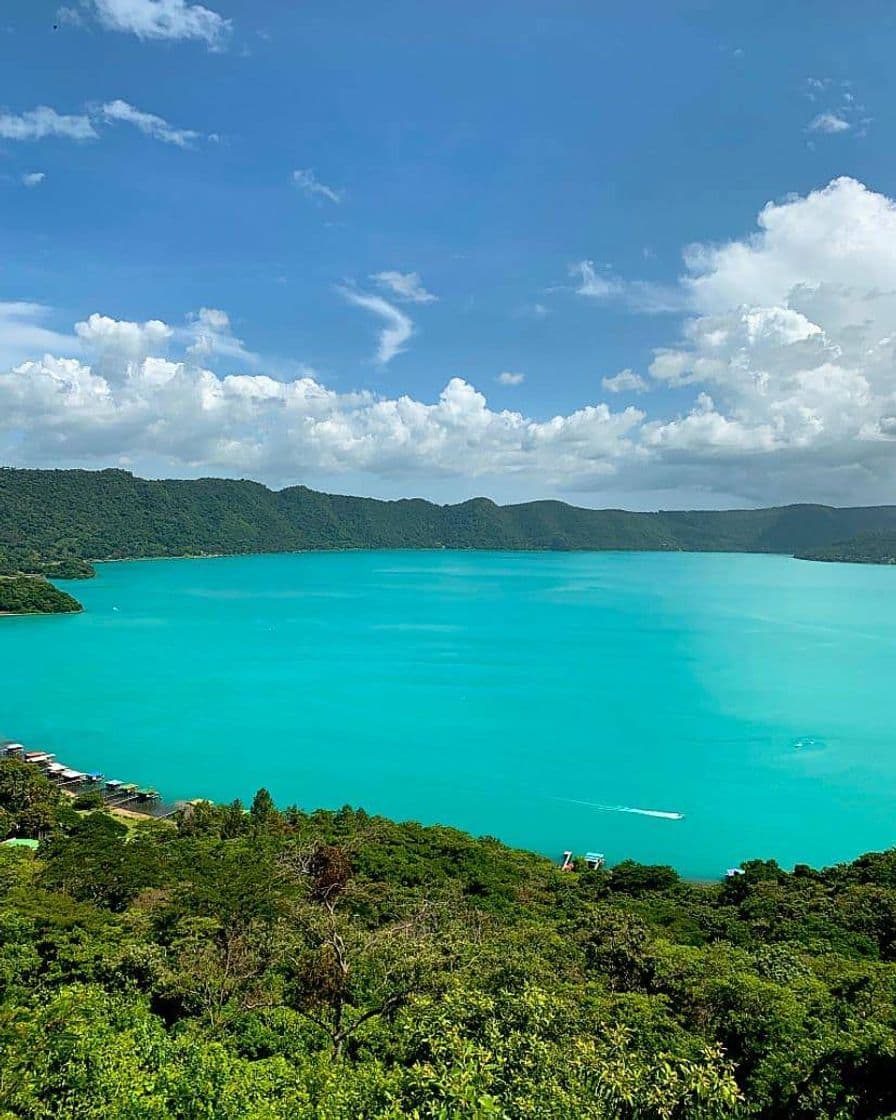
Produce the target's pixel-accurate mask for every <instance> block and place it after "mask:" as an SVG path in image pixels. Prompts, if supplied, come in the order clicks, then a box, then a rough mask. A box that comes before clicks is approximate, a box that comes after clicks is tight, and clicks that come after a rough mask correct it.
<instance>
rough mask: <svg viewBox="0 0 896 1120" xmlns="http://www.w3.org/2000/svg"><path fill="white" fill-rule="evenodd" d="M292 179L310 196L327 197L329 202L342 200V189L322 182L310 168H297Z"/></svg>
mask: <svg viewBox="0 0 896 1120" xmlns="http://www.w3.org/2000/svg"><path fill="white" fill-rule="evenodd" d="M292 181H293V182H294V183H295V185H296V186H297V187H298V188H299V189H300V190H301V191H303V192H304V194H306V195H307V196H308V197H309V198H325V199H327V201H328V202H336V203H340V202H342V191H337V190H336V189H335V188H334V187H328V186H327V184H326V183H322V182H321V181H320V180H319V179H318V178H317V176H316V175H315V174H314V172H313V171H312V170H311V169H310V168H301V167H300V168H297V169H296V170H295V171H293V173H292Z"/></svg>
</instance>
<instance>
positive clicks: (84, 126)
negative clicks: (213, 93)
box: [0, 98, 200, 186]
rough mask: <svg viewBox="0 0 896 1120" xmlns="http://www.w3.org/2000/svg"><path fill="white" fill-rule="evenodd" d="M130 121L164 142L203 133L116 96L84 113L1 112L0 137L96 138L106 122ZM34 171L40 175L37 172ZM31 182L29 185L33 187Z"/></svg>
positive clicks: (185, 143) (187, 141) (183, 141)
mask: <svg viewBox="0 0 896 1120" xmlns="http://www.w3.org/2000/svg"><path fill="white" fill-rule="evenodd" d="M110 124H129V125H132V126H133V127H134V128H137V129H139V130H140V131H141V132H142V133H144V135H146V136H151V137H152V138H153V139H154V140H161V141H162V142H163V143H165V144H175V145H176V146H177V147H179V148H188V147H189V146H190V145H191V144H192V143H193V141H194V140H198V139H199V137H200V134H199V133H198V132H195V131H194V130H193V129H191V128H174V127H173V125H170V124H169V123H168V121H166V120H165V119H164V117H159V116H156V115H155V114H154V113H144V112H142V111H141V110H140V109H136V108H135V107H134V106H133V105H130V104H128V102H127V101H122V100H121V98H117V99H116V100H115V101H107V102H106V103H105V104H103V105H89V106H87V107H86V109H85V111H84V112H82V113H74V114H66V113H57V112H56V110H55V109H51V108H50V107H49V106H48V105H38V106H37V108H36V109H27V110H26V111H25V112H24V113H0V137H2V138H3V139H5V140H21V141H25V140H44V139H46V138H47V137H61V138H63V139H66V140H79V141H80V140H97V139H99V136H100V132H101V130H102V128H103V126H105V125H110ZM34 174H37V173H36V172H35V173H34ZM39 181H40V180H36V181H35V183H29V184H27V185H28V186H34V185H36V183H37V182H39Z"/></svg>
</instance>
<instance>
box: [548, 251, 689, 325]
mask: <svg viewBox="0 0 896 1120" xmlns="http://www.w3.org/2000/svg"><path fill="white" fill-rule="evenodd" d="M569 272H570V275H571V276H572V277H574V278H577V280H578V284H577V286H576V289H575V291H576V294H577V295H580V296H585V297H586V298H587V299H593V300H600V301H604V302H609V301H612V300H619V301H621V302H623V303H625V304H626V305H627V306H628V307H629V308H630V309H631V310H632V311H643V312H645V313H647V314H651V315H656V314H663V313H668V312H677V311H683V310H684V309H685V308H686V306H687V300H686V298H685V295H684V293H683V292H682V291H681V289H680V288H678V287H675V286H672V285H666V284H654V283H653V282H652V281H650V280H624V279H623V278H622V277H620V276H616V275H615V274H614V273H612V272H610V271H609V270H608V269H603V270H601V271H598V269H597V268H596V267H595V264H594V261H590V260H583V261H578V262H577V263H575V264H572V265H570V266H569Z"/></svg>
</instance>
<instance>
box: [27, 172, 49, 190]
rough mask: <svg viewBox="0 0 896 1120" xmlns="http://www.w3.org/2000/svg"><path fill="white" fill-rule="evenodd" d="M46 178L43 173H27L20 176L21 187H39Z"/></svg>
mask: <svg viewBox="0 0 896 1120" xmlns="http://www.w3.org/2000/svg"><path fill="white" fill-rule="evenodd" d="M46 177H47V175H46V172H45V171H27V172H26V173H25V174H24V175H23V176H22V185H23V186H25V187H39V186H40V185H41V183H42V182H43V181H44V179H46Z"/></svg>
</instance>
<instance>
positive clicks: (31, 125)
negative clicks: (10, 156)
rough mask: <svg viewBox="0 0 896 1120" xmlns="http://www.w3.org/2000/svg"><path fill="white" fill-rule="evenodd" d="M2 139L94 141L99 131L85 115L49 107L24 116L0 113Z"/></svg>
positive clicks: (41, 106) (42, 106)
mask: <svg viewBox="0 0 896 1120" xmlns="http://www.w3.org/2000/svg"><path fill="white" fill-rule="evenodd" d="M0 136H2V137H3V139H4V140H43V139H44V138H45V137H47V136H61V137H64V138H65V139H67V140H95V139H96V136H97V132H96V129H95V128H94V127H93V124H92V122H91V120H90V118H89V117H88V116H87V115H86V114H83V113H79V114H75V115H66V114H62V113H57V112H56V110H55V109H51V108H50V107H49V105H38V106H37V108H36V109H28V110H26V111H25V112H24V113H18V114H16V113H0Z"/></svg>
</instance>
